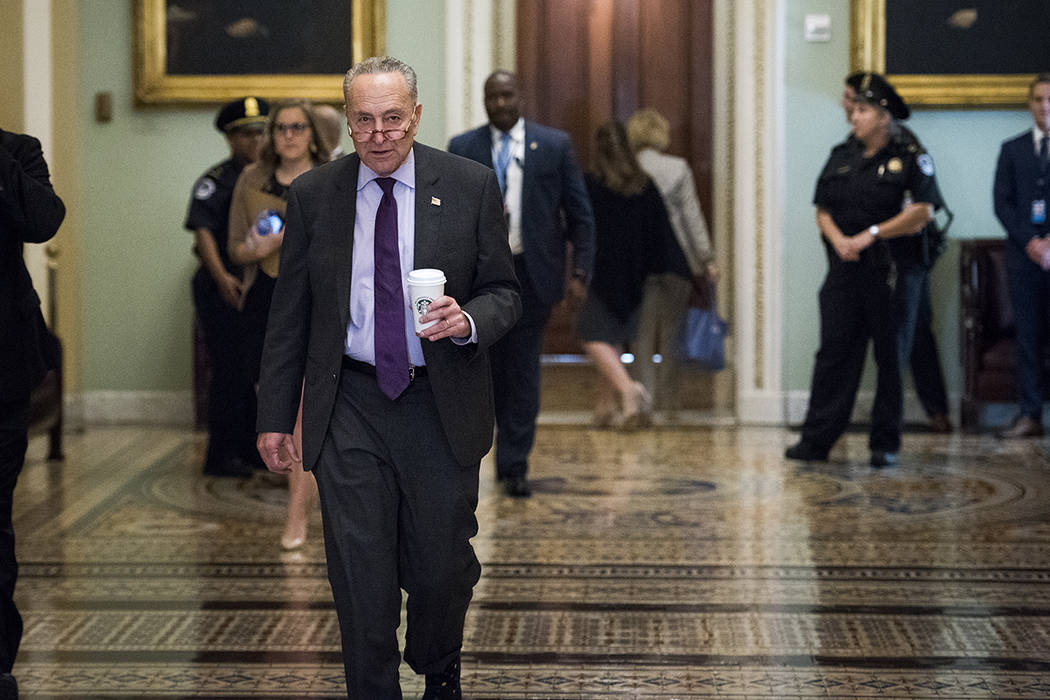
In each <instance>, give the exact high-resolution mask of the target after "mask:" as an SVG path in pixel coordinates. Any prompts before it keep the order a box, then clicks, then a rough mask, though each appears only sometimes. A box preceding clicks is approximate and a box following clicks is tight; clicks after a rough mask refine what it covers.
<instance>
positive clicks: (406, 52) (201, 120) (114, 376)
mask: <svg viewBox="0 0 1050 700" xmlns="http://www.w3.org/2000/svg"><path fill="white" fill-rule="evenodd" d="M78 11H79V32H80V35H79V38H80V43H79V49H80V53H79V59H80V60H79V62H78V65H77V66H73V67H70V70H76V71H77V72H78V79H79V86H80V87H79V93H78V97H77V104H76V105H73V106H72V110H71V112H70V113H69V115H68V116H69V122H67V123H66V124H62V123H61V122H56V128H59V129H60V128H74V129H77V130H78V131H79V134H80V142H81V145H82V150H83V154H84V158H83V160H82V170H81V172H79V173H78V174H77V177H78V180H79V182H80V183H81V188H82V197H81V202H82V203H83V207H82V210H81V211H80V212H78V214H79V216H80V218H81V221H82V224H81V227H80V230H81V231H82V232H83V241H82V249H83V251H84V254H83V259H82V260H81V261H80V264H81V265H82V266H83V269H84V270H87V271H90V274H85V275H84V276H83V281H84V287H83V290H82V294H81V299H80V303H81V305H82V308H81V309H80V313H81V317H82V320H83V325H82V328H83V338H81V341H82V342H81V347H82V348H83V353H84V356H83V358H82V366H83V381H82V384H83V385H82V387H81V389H82V390H83V391H100V390H106V391H132V390H133V391H168V390H183V389H188V388H189V387H190V384H191V362H190V360H191V355H190V336H191V321H192V314H193V305H192V301H191V298H190V286H189V285H190V278H191V276H192V274H193V271H194V269H195V268H196V262H195V261H194V258H193V255H192V252H191V244H192V241H193V237H192V235H191V234H190V233H189V232H188V231H186V230H185V229H183V228H182V222H183V219H184V217H185V214H186V206H187V204H188V202H189V196H190V191H191V186H192V184H193V182H194V180H195V179H196V178H197V176H199V175H200V174H201V173H202V172H203V171H204V170H205V169H206V168H207V167H209V166H210V165H211V164H213V163H216V162H218V161H220V160H222V159H224V158H225V157H226V154H227V149H226V142H225V139H223V137H222V136H221V135H220V134H219V133H218V132H216V131H215V129H214V127H213V126H212V120H213V118H214V112H215V108H214V107H206V108H200V107H175V106H160V107H148V108H140V107H135V106H134V105H133V104H132V94H131V53H132V49H131V37H132V24H131V3H130V2H129V1H128V0H92V2H85V3H81V4H80V5H79V10H78ZM387 27H388V31H387V40H386V41H387V51H388V53H390V54H392V55H395V56H398V57H399V58H402V59H404V60H406V61H407V62H408V63H410V64H412V65H413V66H414V67H415V68H416V69H417V71H418V73H419V80H420V101H421V102H422V103H423V105H424V113H423V114H424V116H423V120H422V126H421V131H420V140H421V141H424V142H427V143H430V144H434V145H438V146H441V145H443V144H444V143H445V139H446V134H445V128H444V114H445V106H444V92H443V89H442V87H443V76H444V63H445V59H444V35H445V30H444V27H445V21H444V3H443V2H436V1H434V0H411V1H410V0H397V1H391V2H388V9H387ZM391 28H396V31H395V30H392V29H391ZM102 91H108V92H111V93H112V94H113V120H112V121H111V122H109V123H107V124H99V123H97V122H96V121H95V120H94V118H93V105H94V95H95V93H96V92H102ZM349 145H350V144H349V143H344V148H348V147H349Z"/></svg>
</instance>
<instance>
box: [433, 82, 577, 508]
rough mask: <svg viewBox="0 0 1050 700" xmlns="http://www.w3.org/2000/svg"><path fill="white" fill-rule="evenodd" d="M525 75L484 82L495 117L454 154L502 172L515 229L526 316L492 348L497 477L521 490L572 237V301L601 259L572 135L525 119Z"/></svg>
mask: <svg viewBox="0 0 1050 700" xmlns="http://www.w3.org/2000/svg"><path fill="white" fill-rule="evenodd" d="M521 107H522V99H521V86H520V85H519V83H518V77H517V76H516V75H515V74H514V73H511V72H509V71H505V70H498V71H496V72H494V73H493V74H492V75H490V76H489V77H488V79H487V80H486V81H485V112H486V113H487V114H488V117H489V123H488V124H486V125H484V126H480V127H478V128H476V129H473V130H472V131H468V132H466V133H464V134H460V135H459V136H456V137H454V138H453V139H452V141H451V142H449V145H448V150H449V152H450V153H455V154H456V155H461V156H464V157H466V158H470V159H471V160H475V161H477V162H479V163H481V164H482V165H487V166H488V167H490V168H493V169H494V170H495V171H496V177H497V178H498V179H499V183H500V189H501V190H502V191H503V197H504V204H505V210H506V214H507V219H508V224H509V229H510V249H511V252H512V253H514V270H515V272H516V273H517V276H518V281H519V282H520V283H521V294H522V310H523V311H522V316H521V320H520V321H518V324H517V325H516V326H515V327H514V328H513V330H511V332H510V333H508V334H507V335H506V336H504V337H503V339H502V340H501V341H500V342H499V343H497V344H496V346H495V347H494V348H493V349H492V373H493V384H494V388H495V392H496V478H497V479H499V480H500V481H502V482H503V490H504V492H505V493H506V494H507V495H509V496H513V497H517V498H523V497H528V496H529V495H531V493H532V490H531V487H530V486H529V482H528V481H527V479H526V474H527V472H528V468H529V452H531V451H532V443H533V441H534V440H535V438H536V416H537V415H538V414H539V410H540V351H541V350H542V344H543V329H544V328H545V327H546V325H547V320H548V319H549V318H550V314H551V309H552V308H553V306H554V305H555V304H556V303H557V302H558V301H559V300H560V299H561V298H562V296H563V293H564V292H565V291H566V290H565V243H566V241H569V242H571V243H572V256H573V258H572V272H571V279H570V280H569V284H568V295H569V300H570V302H572V303H573V304H579V303H580V302H581V301H583V298H584V296H585V295H586V293H587V283H588V281H589V280H590V276H591V268H592V266H593V264H594V214H593V212H592V211H591V202H590V198H589V197H588V196H587V188H586V187H585V186H584V184H583V176H582V174H581V173H580V170H579V168H578V167H577V165H576V158H575V156H574V155H573V151H572V142H571V141H570V140H569V135H568V134H566V133H565V132H563V131H558V130H557V129H551V128H550V127H546V126H542V125H540V124H536V123H535V122H531V121H525V119H523V118H522V116H521Z"/></svg>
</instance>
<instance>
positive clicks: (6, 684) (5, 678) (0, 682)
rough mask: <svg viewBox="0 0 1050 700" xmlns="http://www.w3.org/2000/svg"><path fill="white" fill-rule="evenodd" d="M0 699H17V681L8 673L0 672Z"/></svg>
mask: <svg viewBox="0 0 1050 700" xmlns="http://www.w3.org/2000/svg"><path fill="white" fill-rule="evenodd" d="M0 700H18V681H16V680H15V677H14V676H12V675H11V674H10V673H0Z"/></svg>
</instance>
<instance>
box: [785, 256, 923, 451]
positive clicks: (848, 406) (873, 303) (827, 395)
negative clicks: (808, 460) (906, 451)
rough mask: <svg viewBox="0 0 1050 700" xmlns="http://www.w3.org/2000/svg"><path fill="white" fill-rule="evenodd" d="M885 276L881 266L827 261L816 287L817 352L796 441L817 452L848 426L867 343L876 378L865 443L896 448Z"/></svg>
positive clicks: (892, 333) (892, 325)
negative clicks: (871, 348) (871, 350)
mask: <svg viewBox="0 0 1050 700" xmlns="http://www.w3.org/2000/svg"><path fill="white" fill-rule="evenodd" d="M888 275H889V269H888V267H885V266H881V265H879V266H877V265H867V264H864V263H833V264H832V267H831V269H830V270H829V271H828V276H827V277H826V278H825V280H824V285H823V286H822V287H821V289H820V349H819V350H818V351H817V361H816V365H815V367H814V368H813V383H812V387H811V390H810V396H809V408H808V410H807V411H806V422H805V424H804V425H803V427H802V439H803V440H805V441H806V442H808V443H811V444H813V445H815V446H817V447H818V448H821V449H830V448H831V446H832V445H833V444H835V441H837V440H838V439H839V437H840V436H841V435H842V433H843V431H845V429H846V427H847V426H848V425H849V419H850V414H851V413H852V412H853V404H854V402H855V400H856V398H857V388H858V387H859V386H860V379H861V374H862V372H863V370H864V360H865V355H866V353H867V347H868V340H869V339H871V341H872V343H873V345H874V349H875V363H876V364H877V365H878V380H877V383H876V387H875V403H874V405H873V406H872V412H871V434H870V436H869V439H868V445H869V446H870V447H871V449H872V450H879V451H885V452H896V451H897V450H899V449H900V442H901V411H902V401H901V381H900V370H899V368H898V361H897V326H896V320H895V314H894V310H893V291H892V289H891V287H890V285H889V283H888V281H887V278H888Z"/></svg>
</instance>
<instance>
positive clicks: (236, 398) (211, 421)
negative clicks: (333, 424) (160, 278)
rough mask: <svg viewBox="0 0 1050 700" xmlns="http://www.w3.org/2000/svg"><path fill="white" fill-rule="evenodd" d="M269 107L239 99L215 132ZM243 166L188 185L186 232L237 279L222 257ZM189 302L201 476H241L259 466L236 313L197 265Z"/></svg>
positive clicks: (222, 168)
mask: <svg viewBox="0 0 1050 700" xmlns="http://www.w3.org/2000/svg"><path fill="white" fill-rule="evenodd" d="M268 112H269V106H268V105H267V104H266V101H265V100H263V99H262V98H251V97H249V98H244V99H242V100H236V101H234V102H230V103H229V104H227V105H225V106H224V107H223V108H222V110H220V112H219V115H218V117H217V118H216V121H215V126H216V128H217V129H218V130H219V131H222V132H223V133H229V132H230V131H231V130H233V129H236V128H238V127H241V126H246V125H251V124H260V123H263V124H264V123H265V122H266V119H267V116H266V115H267V114H268ZM243 168H244V164H243V163H240V162H238V161H237V160H235V159H233V158H230V159H228V160H225V161H223V162H222V163H219V164H218V165H215V166H213V167H212V168H210V169H209V170H208V171H207V172H205V173H204V174H203V175H201V177H200V178H198V179H197V181H196V183H194V185H193V194H192V197H191V199H190V205H189V210H188V212H187V213H186V222H185V227H186V229H188V230H190V231H194V232H195V231H197V230H199V229H207V230H208V231H209V232H210V233H211V235H212V237H213V238H214V240H215V245H216V248H217V249H218V252H219V257H220V259H221V260H222V264H223V267H224V268H225V269H226V271H227V272H229V273H230V274H232V275H235V276H237V277H240V275H241V271H240V268H239V267H238V266H237V265H235V264H234V263H233V262H232V261H231V260H230V257H229V253H228V251H227V240H228V235H227V228H228V223H229V214H230V201H231V199H232V198H233V188H234V185H235V184H236V183H237V178H238V177H239V176H240V174H241V171H242V170H243ZM192 286H193V302H194V306H195V307H196V311H197V319H198V322H199V323H200V326H201V329H202V331H203V335H204V344H205V347H206V348H207V352H208V357H209V360H210V363H211V368H212V372H211V381H210V383H209V385H208V451H207V455H206V456H205V460H204V472H205V473H206V474H214V475H217V476H224V475H241V474H244V473H245V472H246V471H247V470H246V469H245V466H244V465H245V464H253V463H255V462H257V461H258V456H257V453H256V450H255V387H254V382H253V380H252V378H251V376H250V373H247V372H245V371H244V370H243V362H242V358H241V355H242V354H243V353H242V351H241V350H240V347H241V341H240V331H239V324H240V312H239V311H238V310H237V309H236V308H234V307H233V306H230V304H229V303H227V302H226V300H225V299H224V298H223V297H222V294H221V293H220V291H219V287H218V285H217V284H216V282H215V280H214V278H212V276H211V273H210V272H209V271H208V269H207V268H206V267H205V266H204V265H203V264H202V265H201V266H200V267H199V268H198V269H197V272H196V274H194V276H193V283H192Z"/></svg>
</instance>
